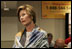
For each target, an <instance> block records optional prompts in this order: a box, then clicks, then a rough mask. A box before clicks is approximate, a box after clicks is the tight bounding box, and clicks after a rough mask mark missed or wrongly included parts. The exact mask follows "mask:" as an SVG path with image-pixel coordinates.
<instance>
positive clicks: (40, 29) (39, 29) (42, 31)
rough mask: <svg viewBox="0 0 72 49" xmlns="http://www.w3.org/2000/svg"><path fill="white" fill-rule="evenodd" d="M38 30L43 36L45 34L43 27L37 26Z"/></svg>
mask: <svg viewBox="0 0 72 49" xmlns="http://www.w3.org/2000/svg"><path fill="white" fill-rule="evenodd" d="M38 31H39V32H41V33H43V34H44V35H45V36H47V32H46V31H45V30H44V29H42V28H40V27H39V28H38Z"/></svg>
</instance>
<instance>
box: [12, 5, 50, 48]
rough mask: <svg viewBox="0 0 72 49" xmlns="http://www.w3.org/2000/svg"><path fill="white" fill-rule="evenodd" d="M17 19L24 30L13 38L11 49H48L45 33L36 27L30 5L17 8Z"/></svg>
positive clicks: (34, 16)
mask: <svg viewBox="0 0 72 49" xmlns="http://www.w3.org/2000/svg"><path fill="white" fill-rule="evenodd" d="M17 15H18V19H19V21H20V23H21V24H23V25H24V27H25V29H23V30H22V31H20V32H18V33H17V34H16V36H15V41H14V45H13V48H48V47H49V46H48V42H47V39H46V38H47V32H46V31H44V30H43V29H41V28H40V27H39V26H37V25H36V14H35V11H34V10H33V7H32V6H31V5H22V6H20V7H18V11H17Z"/></svg>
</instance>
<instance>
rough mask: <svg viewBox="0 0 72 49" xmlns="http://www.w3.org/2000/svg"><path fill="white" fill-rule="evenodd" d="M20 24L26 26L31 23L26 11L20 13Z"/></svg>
mask: <svg viewBox="0 0 72 49" xmlns="http://www.w3.org/2000/svg"><path fill="white" fill-rule="evenodd" d="M19 15H20V22H21V23H22V24H23V25H24V26H27V25H29V24H30V23H31V22H32V18H31V16H29V15H28V13H27V12H26V10H21V11H20V13H19Z"/></svg>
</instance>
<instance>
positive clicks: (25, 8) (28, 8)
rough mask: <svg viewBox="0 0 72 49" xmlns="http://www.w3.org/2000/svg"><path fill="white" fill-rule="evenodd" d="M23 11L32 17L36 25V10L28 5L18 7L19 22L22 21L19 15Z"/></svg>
mask: <svg viewBox="0 0 72 49" xmlns="http://www.w3.org/2000/svg"><path fill="white" fill-rule="evenodd" d="M21 10H26V11H27V13H28V14H29V15H30V16H32V18H33V19H32V20H33V22H34V23H36V14H35V12H34V9H33V7H32V6H31V5H28V4H26V5H22V6H19V7H18V10H17V15H18V19H19V21H20V15H19V13H20V11H21Z"/></svg>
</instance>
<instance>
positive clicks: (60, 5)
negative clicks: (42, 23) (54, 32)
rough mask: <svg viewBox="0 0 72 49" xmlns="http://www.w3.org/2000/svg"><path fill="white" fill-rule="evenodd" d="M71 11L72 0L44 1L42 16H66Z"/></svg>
mask: <svg viewBox="0 0 72 49" xmlns="http://www.w3.org/2000/svg"><path fill="white" fill-rule="evenodd" d="M65 13H71V1H42V18H65Z"/></svg>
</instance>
